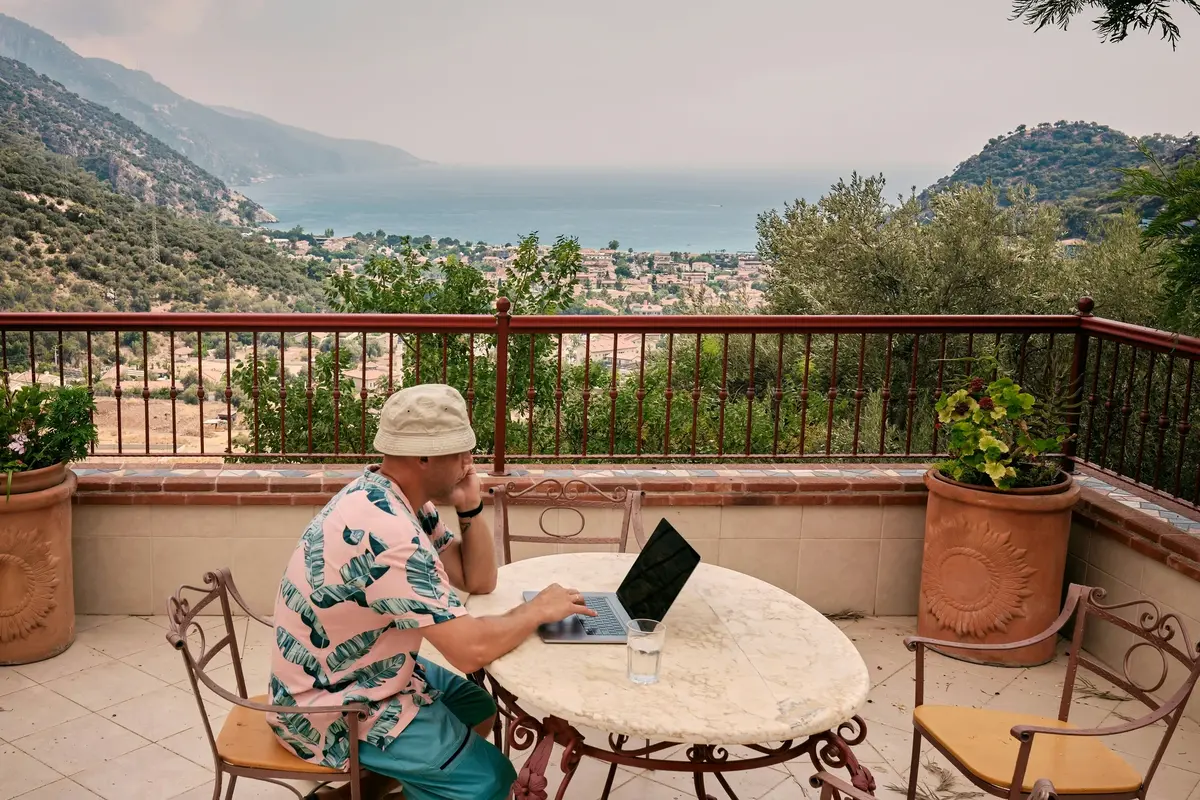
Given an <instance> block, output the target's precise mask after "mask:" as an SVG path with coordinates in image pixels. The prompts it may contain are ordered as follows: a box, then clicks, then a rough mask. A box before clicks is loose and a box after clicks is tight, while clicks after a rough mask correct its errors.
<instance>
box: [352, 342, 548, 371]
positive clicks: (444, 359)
mask: <svg viewBox="0 0 1200 800" xmlns="http://www.w3.org/2000/svg"><path fill="white" fill-rule="evenodd" d="M366 335H367V334H366V333H365V332H364V333H363V337H364V338H365V337H366ZM446 337H447V334H445V333H443V334H442V383H446V376H447V375H449V374H450V373H449V372H448V371H447V369H448V362H447V358H448V351H447V346H448V344H449V342H448V341H447V340H446ZM529 380H530V382H532V381H533V370H530V371H529Z"/></svg>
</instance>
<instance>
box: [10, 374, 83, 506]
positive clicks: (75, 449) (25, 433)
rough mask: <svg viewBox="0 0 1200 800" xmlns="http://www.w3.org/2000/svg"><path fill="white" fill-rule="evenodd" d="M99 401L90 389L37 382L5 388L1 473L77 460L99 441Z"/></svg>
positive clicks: (11, 472)
mask: <svg viewBox="0 0 1200 800" xmlns="http://www.w3.org/2000/svg"><path fill="white" fill-rule="evenodd" d="M94 410H95V403H94V402H93V400H92V396H91V394H89V393H88V390H87V387H84V386H61V387H50V388H46V387H43V386H39V385H37V384H34V385H32V386H22V387H21V388H19V389H16V390H15V391H7V392H5V397H4V404H3V406H0V471H2V472H4V473H5V475H6V477H7V480H6V483H11V481H12V476H13V473H15V472H27V471H29V470H35V469H42V468H44V467H52V466H54V465H55V464H59V463H62V462H64V461H78V460H80V459H82V458H84V457H85V456H86V455H87V453H88V446H89V445H90V444H92V443H93V442H95V441H96V425H95V424H94V423H93V422H92V412H93V411H94Z"/></svg>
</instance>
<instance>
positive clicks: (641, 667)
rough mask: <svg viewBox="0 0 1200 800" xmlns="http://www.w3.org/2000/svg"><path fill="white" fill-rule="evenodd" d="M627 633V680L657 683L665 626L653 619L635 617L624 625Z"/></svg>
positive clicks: (665, 634)
mask: <svg viewBox="0 0 1200 800" xmlns="http://www.w3.org/2000/svg"><path fill="white" fill-rule="evenodd" d="M625 630H626V634H627V635H628V644H627V645H626V647H627V650H628V652H629V669H628V674H629V680H631V681H633V682H634V683H641V684H650V683H658V668H659V666H660V665H661V664H662V651H663V644H665V643H666V640H667V626H666V625H664V624H663V623H661V622H659V621H658V620H654V619H635V620H631V621H630V622H629V624H628V625H626V626H625Z"/></svg>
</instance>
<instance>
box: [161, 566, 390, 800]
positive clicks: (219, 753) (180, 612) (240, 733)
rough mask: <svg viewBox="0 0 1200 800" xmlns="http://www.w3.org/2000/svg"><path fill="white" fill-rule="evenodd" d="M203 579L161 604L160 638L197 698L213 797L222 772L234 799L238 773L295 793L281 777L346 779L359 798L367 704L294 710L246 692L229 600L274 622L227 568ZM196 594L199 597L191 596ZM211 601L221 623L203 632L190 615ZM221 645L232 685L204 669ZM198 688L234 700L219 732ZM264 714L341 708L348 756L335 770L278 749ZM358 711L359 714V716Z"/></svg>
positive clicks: (218, 789)
mask: <svg viewBox="0 0 1200 800" xmlns="http://www.w3.org/2000/svg"><path fill="white" fill-rule="evenodd" d="M204 582H205V584H207V585H208V587H209V588H205V589H202V588H199V587H195V586H182V587H180V589H179V591H177V592H176V593H175V595H174V596H173V597H172V598H171V599H170V601H169V603H168V609H167V615H168V617H169V623H170V624H169V630H168V632H167V641H169V642H170V643H171V645H172V646H173V647H174V648H175V649H176V650H179V651H180V653H182V654H183V663H184V666H185V668H186V670H187V674H188V679H189V680H190V682H191V684H192V691H193V692H194V693H195V695H196V702H197V703H198V704H199V706H200V718H201V719H202V720H203V722H204V732H205V734H206V735H207V737H208V744H209V746H210V747H211V749H212V754H213V766H214V771H215V773H216V774H215V778H216V780H215V781H214V786H213V800H218V798H220V796H221V787H222V783H223V779H224V776H226V775H228V776H229V786H228V789H227V791H226V793H225V798H226V800H230V799H231V798H232V797H233V791H234V787H235V786H236V785H237V779H238V778H239V777H242V778H248V779H252V780H260V781H266V782H268V783H274V784H276V785H279V786H283V787H284V788H286V789H289V790H291V791H292V792H294V793H295V794H296V796H297V797H302V796H303V795H301V793H300V792H299V791H298V790H297V789H296V788H295V787H293V786H291V785H288V784H286V783H283V782H282V779H287V780H308V781H317V782H322V783H324V782H339V783H340V782H346V781H349V783H350V794H351V797H352V798H353V800H361V796H362V795H361V791H362V790H361V787H360V772H361V770H360V767H359V763H358V726H359V722H360V720H361V719H362V718H365V712H366V707H365V706H362V705H361V704H347V705H344V706H310V707H306V708H302V709H301V708H297V707H294V706H275V705H270V704H269V703H268V702H267V696H266V695H257V696H250V694H249V693H248V692H247V690H246V679H245V675H244V673H243V670H242V658H241V653H240V652H239V650H238V640H237V636H236V634H235V632H234V627H233V605H232V604H231V602H230V601H231V600H232V601H233V603H236V604H237V605H238V606H239V607H240V608H241V610H242V611H243V612H245V613H246V614H247V615H248V616H249V617H250V619H251V620H254V621H257V622H259V623H261V624H263V625H266V626H268V627H270V628H274V627H275V626H274V624H273V622H272V621H271V620H270V619H269V618H267V617H260V616H258V615H257V614H255V613H254V612H252V611H251V610H250V609H249V608H248V607H247V604H246V602H245V601H244V600H243V599H242V596H241V594H240V593H239V592H238V590H237V587H236V586H235V585H234V583H233V578H232V577H230V574H229V570H227V569H219V570H217V571H215V572H210V573H208V574H206V575H205V576H204ZM197 595H199V596H198V597H197ZM213 603H218V604H219V608H220V613H221V617H223V621H224V625H223V626H219V627H215V628H214V629H213V630H210V631H207V632H206V631H205V629H204V628H203V627H202V626H201V625H200V623H199V622H197V621H196V617H197V616H198V615H199V614H200V612H201V611H203V610H204V609H205V608H206V607H208V606H209V605H211V604H213ZM251 624H253V623H251ZM209 635H213V636H218V637H219V638H217V639H216V640H215V641H213V642H212V643H211V644H210V643H209V642H208V636H209ZM226 650H227V651H228V653H229V657H230V659H231V661H232V666H233V675H234V681H235V683H236V686H234V687H232V691H231V690H229V689H226V688H225V687H223V686H220V685H218V684H217V683H216V682H215V681H214V680H213V679H212V678H211V677H210V676H209V675H208V674H207V669H208V668H209V665H210V664H211V663H212V660H213V658H215V657H216V656H217V655H218V654H220V653H221V652H222V651H226ZM222 666H224V663H222ZM201 686H203V687H205V688H207V689H208V690H209V691H210V692H212V693H213V694H214V695H216V696H217V697H220V698H221V699H223V700H225V701H226V702H227V703H230V704H232V706H233V708H232V710H231V711H230V712H229V714H228V715H227V716H226V717H225V722H224V724H222V726H221V730H220V731H219V732H216V733H214V731H213V727H212V723H211V722H210V721H209V718H208V714H207V713H206V710H205V696H204V693H203V692H202V691H201V688H200V687H201ZM268 712H279V713H284V714H300V715H308V714H320V713H326V714H328V713H331V712H336V713H340V714H343V715H344V717H345V720H346V725H347V727H348V728H349V730H350V736H349V738H350V758H349V764H348V767H347V769H345V770H337V769H332V768H329V767H322V766H318V765H316V764H312V763H310V762H308V761H305V760H303V759H301V758H299V757H297V756H296V755H295V754H293V753H292V752H291V751H290V750H287V749H285V748H284V747H283V745H281V744H280V743H279V740H278V739H276V738H275V734H274V732H272V730H271V728H270V726H269V725H268V724H267V716H266V715H267V713H268ZM360 713H361V714H363V715H364V716H363V717H361V718H360V716H359V715H360Z"/></svg>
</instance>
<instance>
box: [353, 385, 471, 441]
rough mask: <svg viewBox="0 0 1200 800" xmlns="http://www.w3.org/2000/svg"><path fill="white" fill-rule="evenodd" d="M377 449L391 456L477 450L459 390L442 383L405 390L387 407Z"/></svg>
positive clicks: (379, 432) (385, 405)
mask: <svg viewBox="0 0 1200 800" xmlns="http://www.w3.org/2000/svg"><path fill="white" fill-rule="evenodd" d="M375 449H376V450H377V451H379V452H380V453H383V454H384V455H388V456H448V455H454V454H456V453H465V452H468V451H470V450H474V449H475V431H473V430H472V429H471V420H470V418H469V417H468V416H467V404H466V403H465V402H464V401H463V398H462V395H461V394H459V393H458V390H457V389H455V388H454V387H453V386H446V385H445V384H442V383H423V384H420V385H418V386H410V387H408V388H406V389H401V390H400V391H398V392H396V393H395V394H393V395H392V396H391V397H389V398H388V399H387V402H386V403H384V404H383V410H382V411H381V412H380V414H379V430H378V431H377V432H376V433H375Z"/></svg>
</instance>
